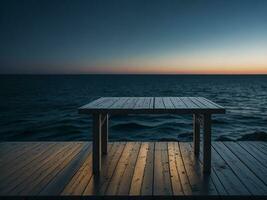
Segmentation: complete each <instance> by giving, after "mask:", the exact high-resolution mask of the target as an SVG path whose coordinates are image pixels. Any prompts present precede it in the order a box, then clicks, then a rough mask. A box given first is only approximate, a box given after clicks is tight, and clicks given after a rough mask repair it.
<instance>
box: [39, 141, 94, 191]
mask: <svg viewBox="0 0 267 200" xmlns="http://www.w3.org/2000/svg"><path fill="white" fill-rule="evenodd" d="M90 147H91V144H89V143H85V145H84V146H83V147H82V148H81V149H80V151H79V152H78V153H77V154H76V155H75V156H74V157H73V158H72V159H71V160H70V161H69V162H68V163H67V164H66V165H65V166H64V167H63V168H62V169H61V170H60V171H58V172H57V174H55V176H54V177H53V178H51V180H50V181H49V182H48V183H47V184H46V186H45V187H44V188H43V189H42V190H40V192H39V193H38V194H43V193H44V191H45V190H47V188H49V187H51V186H50V184H52V183H53V181H57V180H56V179H57V178H60V177H58V176H60V174H61V173H64V171H65V170H67V169H68V168H69V167H71V166H72V164H75V163H74V162H75V161H76V160H77V159H78V158H79V159H82V161H81V162H80V164H83V162H84V161H85V160H86V155H85V154H86V153H87V152H88V151H89V149H90ZM83 154H84V155H83ZM80 167H81V165H79V166H78V167H77V168H76V169H74V172H73V174H72V175H71V176H70V177H69V181H68V182H66V183H65V185H64V186H61V187H62V188H61V190H60V191H58V193H57V194H61V192H62V191H63V190H64V188H65V187H66V186H67V183H69V182H70V180H71V179H72V177H73V176H74V175H75V173H76V172H77V170H78V169H79V168H80ZM50 190H51V189H50ZM52 191H53V190H52Z"/></svg>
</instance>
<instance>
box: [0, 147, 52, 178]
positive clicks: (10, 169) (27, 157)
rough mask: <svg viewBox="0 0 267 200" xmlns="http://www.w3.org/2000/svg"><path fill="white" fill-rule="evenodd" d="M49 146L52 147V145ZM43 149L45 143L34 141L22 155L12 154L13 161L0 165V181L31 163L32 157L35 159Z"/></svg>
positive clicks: (44, 148)
mask: <svg viewBox="0 0 267 200" xmlns="http://www.w3.org/2000/svg"><path fill="white" fill-rule="evenodd" d="M50 144H51V143H50ZM50 146H51V147H52V146H53V145H50ZM45 150H47V148H46V145H45V144H41V143H36V144H34V145H31V144H29V145H28V148H27V150H26V152H25V151H24V153H23V154H22V155H20V153H18V154H19V155H20V156H19V157H17V156H16V155H13V158H14V160H13V162H12V161H9V162H7V163H5V164H4V165H2V166H1V167H0V170H1V173H2V174H3V176H1V178H0V182H2V181H4V180H5V179H7V178H10V177H12V176H14V174H15V172H17V171H20V170H21V169H23V167H25V166H26V165H28V164H29V163H31V162H32V161H33V160H34V159H36V157H38V156H40V155H41V154H42V153H43V152H44V151H45Z"/></svg>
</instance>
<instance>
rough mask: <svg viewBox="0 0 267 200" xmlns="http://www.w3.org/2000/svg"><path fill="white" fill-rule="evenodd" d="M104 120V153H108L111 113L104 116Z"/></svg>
mask: <svg viewBox="0 0 267 200" xmlns="http://www.w3.org/2000/svg"><path fill="white" fill-rule="evenodd" d="M103 118H104V121H103V122H102V127H101V128H102V154H107V153H108V118H109V115H108V114H106V115H105V116H103Z"/></svg>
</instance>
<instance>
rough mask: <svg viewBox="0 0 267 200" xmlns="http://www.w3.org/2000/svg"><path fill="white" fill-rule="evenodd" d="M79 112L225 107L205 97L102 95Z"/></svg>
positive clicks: (206, 110) (183, 111)
mask: <svg viewBox="0 0 267 200" xmlns="http://www.w3.org/2000/svg"><path fill="white" fill-rule="evenodd" d="M79 113H83V114H93V113H111V114H112V113H114V114H164V113H177V114H194V113H195V114H198V113H199V114H205V113H209V114H220V113H225V108H224V107H222V106H220V105H218V104H216V103H214V102H212V101H211V100H208V99H206V98H204V97H101V98H99V99H96V100H94V101H92V102H90V103H89V104H86V105H84V106H82V107H80V108H79Z"/></svg>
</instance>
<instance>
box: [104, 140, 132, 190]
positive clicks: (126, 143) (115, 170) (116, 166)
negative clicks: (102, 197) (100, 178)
mask: <svg viewBox="0 0 267 200" xmlns="http://www.w3.org/2000/svg"><path fill="white" fill-rule="evenodd" d="M126 144H127V143H126ZM126 144H125V145H124V147H123V149H122V151H121V153H120V156H119V159H118V160H117V162H116V165H115V168H114V170H113V172H112V175H111V176H110V179H109V182H108V184H107V186H106V188H105V190H104V192H103V193H104V194H106V193H107V190H108V188H109V185H110V182H111V180H112V177H113V176H114V173H115V171H116V168H117V166H118V164H119V161H120V158H121V156H122V154H123V152H124V150H125V148H126Z"/></svg>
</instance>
